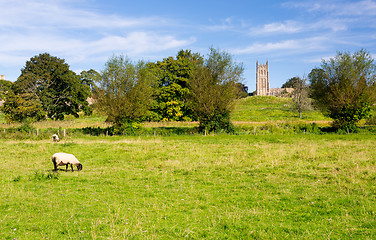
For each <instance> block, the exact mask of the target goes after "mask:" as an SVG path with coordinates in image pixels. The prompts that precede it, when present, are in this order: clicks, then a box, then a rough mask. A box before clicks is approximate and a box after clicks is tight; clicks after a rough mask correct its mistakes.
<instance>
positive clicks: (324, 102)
mask: <svg viewBox="0 0 376 240" xmlns="http://www.w3.org/2000/svg"><path fill="white" fill-rule="evenodd" d="M375 70H376V66H375V64H374V60H373V59H372V57H371V55H370V54H369V53H368V52H367V51H365V50H360V51H357V52H355V53H354V54H350V53H347V52H343V53H342V52H339V53H338V54H337V55H336V56H335V57H334V58H331V59H330V60H328V61H325V60H323V62H322V64H321V68H320V69H314V70H312V72H311V73H310V74H309V75H308V77H309V79H310V81H311V94H312V98H313V99H314V100H315V104H316V106H317V107H318V108H319V109H321V110H322V111H323V113H324V114H326V115H327V116H329V117H331V118H332V119H334V121H333V126H334V127H336V128H339V129H343V130H346V131H353V130H354V129H355V128H356V123H357V122H359V120H361V119H363V118H367V117H368V116H369V114H370V107H371V105H372V104H373V103H375V99H376V96H375V95H376V82H375V81H376V74H375V73H376V72H375Z"/></svg>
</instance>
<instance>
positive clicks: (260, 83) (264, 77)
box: [256, 61, 269, 96]
mask: <svg viewBox="0 0 376 240" xmlns="http://www.w3.org/2000/svg"><path fill="white" fill-rule="evenodd" d="M256 95H257V96H266V95H269V67H268V61H266V64H264V65H261V64H260V65H259V64H258V61H257V63H256Z"/></svg>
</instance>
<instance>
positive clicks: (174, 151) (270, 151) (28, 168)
mask: <svg viewBox="0 0 376 240" xmlns="http://www.w3.org/2000/svg"><path fill="white" fill-rule="evenodd" d="M297 116H298V114H297V112H296V111H294V110H293V108H292V105H291V99H285V98H275V97H252V98H246V99H242V100H240V101H239V102H238V104H237V105H236V107H235V111H234V112H233V113H232V115H231V118H232V120H233V121H234V123H235V125H237V126H238V128H239V129H240V130H239V131H242V132H239V133H238V134H239V135H227V134H216V135H213V134H209V135H207V136H203V135H200V134H197V133H195V134H193V135H189V134H186V135H181V136H179V135H177V134H175V135H174V134H171V135H170V136H162V135H161V134H160V135H158V134H157V136H139V137H129V136H128V137H127V136H113V137H106V136H104V135H102V136H98V137H95V136H89V135H84V134H82V133H75V132H74V129H75V128H84V127H93V128H97V127H102V128H103V127H107V126H108V125H106V124H105V123H104V120H105V117H104V116H100V115H98V114H94V115H93V116H82V117H80V118H79V119H74V118H72V117H68V118H67V119H66V120H64V121H57V122H54V121H43V122H39V123H35V124H33V127H34V128H36V129H41V131H40V133H42V132H43V131H46V132H47V133H48V134H46V132H44V135H43V134H41V135H39V137H36V136H32V134H34V133H32V134H31V133H30V132H29V134H27V133H21V132H18V134H14V135H12V134H10V135H9V134H8V133H7V130H6V128H12V127H17V126H20V124H18V125H17V124H6V123H5V121H4V116H3V114H0V127H1V128H4V129H3V130H2V132H1V133H2V134H3V135H2V136H5V137H4V138H3V139H0V156H1V159H0V169H1V170H2V174H0V239H18V240H20V239H376V217H375V216H376V207H375V206H376V184H375V182H376V158H375V156H374V155H375V150H374V149H375V143H376V135H374V134H371V133H370V132H367V131H363V132H361V133H357V134H348V135H340V134H325V133H321V134H310V133H308V132H307V133H306V132H305V131H304V133H306V134H303V132H302V133H301V134H299V133H298V132H295V131H294V130H293V129H294V126H298V125H299V124H302V123H303V124H306V123H309V122H313V121H314V122H317V123H319V125H328V124H329V121H330V119H328V118H325V117H324V116H323V115H322V114H321V113H319V112H317V111H310V112H304V113H303V119H302V120H300V119H299V118H298V117H297ZM194 126H197V123H194V122H185V123H181V122H167V123H144V127H145V128H149V129H156V128H160V129H161V131H160V133H163V131H164V130H163V129H166V131H165V133H167V132H168V131H167V130H168V129H171V128H182V127H183V128H188V129H190V128H191V127H194ZM57 129H59V130H62V129H67V132H68V134H67V137H65V138H63V140H62V141H61V142H59V143H52V142H51V140H50V135H51V134H50V132H49V131H52V132H54V131H57ZM8 130H9V129H8ZM42 130H43V131H42ZM33 131H34V132H35V129H34V130H33ZM26 132H27V131H26ZM151 132H153V131H151ZM22 134H26V137H23V138H22V137H21V138H17V139H16V138H15V137H17V136H20V135H22ZM154 134H155V131H154ZM151 135H152V134H151ZM55 152H68V153H73V154H74V155H76V157H77V158H78V159H79V160H80V161H81V163H82V164H83V171H81V172H76V171H75V172H70V171H69V172H65V171H63V170H60V171H58V172H57V173H55V172H53V171H52V169H53V164H52V161H51V159H50V158H51V156H52V154H53V153H55ZM61 169H65V167H62V168H61Z"/></svg>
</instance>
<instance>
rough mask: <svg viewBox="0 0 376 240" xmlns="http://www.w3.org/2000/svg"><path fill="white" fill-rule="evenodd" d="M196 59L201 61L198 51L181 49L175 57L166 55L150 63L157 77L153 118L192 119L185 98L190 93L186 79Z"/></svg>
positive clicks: (157, 119) (165, 119) (192, 116)
mask: <svg viewBox="0 0 376 240" xmlns="http://www.w3.org/2000/svg"><path fill="white" fill-rule="evenodd" d="M197 61H202V57H201V56H200V55H199V54H198V53H192V52H191V51H189V50H181V51H179V52H178V54H177V56H176V58H173V57H168V58H165V59H163V61H158V62H157V63H151V64H150V67H151V68H152V69H153V71H155V74H156V76H157V78H158V81H157V84H156V85H155V92H154V97H155V102H154V104H153V107H152V111H153V112H154V117H153V120H156V121H159V120H163V121H181V120H185V121H191V120H192V119H194V114H193V111H192V109H191V108H190V107H189V105H188V104H187V99H188V96H189V93H190V89H189V87H188V81H189V78H190V76H191V73H192V69H193V65H194V64H195V62H197Z"/></svg>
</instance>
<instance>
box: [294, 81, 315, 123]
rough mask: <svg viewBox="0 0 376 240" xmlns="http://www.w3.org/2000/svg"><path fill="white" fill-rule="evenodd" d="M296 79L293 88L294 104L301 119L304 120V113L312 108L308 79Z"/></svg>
mask: <svg viewBox="0 0 376 240" xmlns="http://www.w3.org/2000/svg"><path fill="white" fill-rule="evenodd" d="M296 78H297V80H296V81H294V85H293V86H292V87H293V88H294V92H293V102H294V105H295V108H296V109H297V110H298V112H299V118H302V112H303V111H304V110H308V109H310V108H311V101H310V99H309V95H308V86H307V79H306V78H303V79H301V78H300V77H296Z"/></svg>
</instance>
